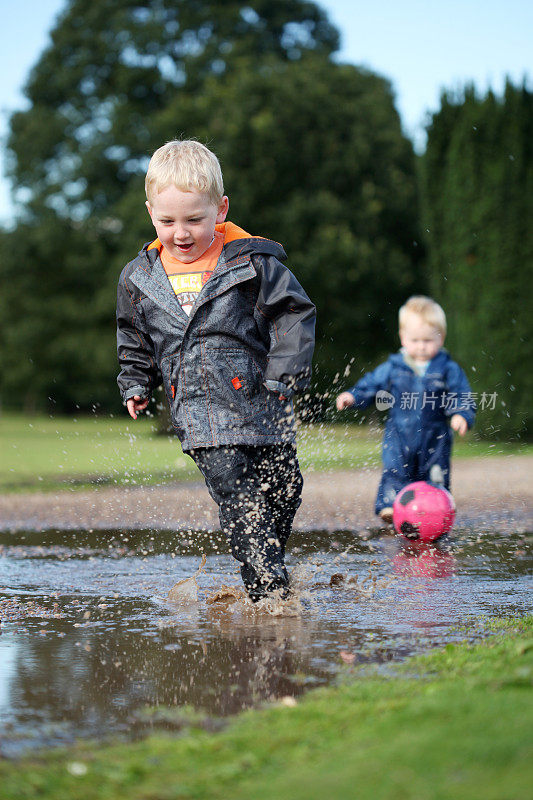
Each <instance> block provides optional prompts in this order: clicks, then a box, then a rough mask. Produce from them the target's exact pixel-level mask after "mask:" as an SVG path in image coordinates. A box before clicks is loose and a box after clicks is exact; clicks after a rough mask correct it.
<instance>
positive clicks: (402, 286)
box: [0, 0, 423, 410]
mask: <svg viewBox="0 0 533 800" xmlns="http://www.w3.org/2000/svg"><path fill="white" fill-rule="evenodd" d="M337 43H338V33H337V31H336V30H335V29H334V28H333V27H332V26H331V24H330V23H329V21H328V19H327V17H326V16H325V14H324V12H323V11H322V10H321V9H320V8H319V7H318V6H316V5H315V4H314V3H309V2H303V1H302V0H290V1H289V2H287V0H268V2H265V0H252V1H251V2H250V3H247V4H243V3H240V2H228V3H224V4H220V3H214V2H212V0H199V2H195V3H191V2H189V0H150V2H148V3H145V4H144V5H143V6H142V7H141V6H139V4H138V3H136V2H134V0H94V2H91V3H90V4H87V3H84V2H81V0H70V2H69V3H68V5H67V8H66V10H65V12H64V14H63V15H62V16H61V18H60V20H59V22H58V25H57V27H56V29H55V31H54V32H53V34H52V44H51V46H50V47H49V48H48V50H47V51H45V52H44V53H43V55H42V57H41V59H40V61H39V62H38V64H37V65H36V66H35V67H34V69H33V71H32V73H31V75H30V78H29V81H28V84H27V89H26V92H27V96H28V100H29V101H30V108H29V109H28V110H27V111H23V112H19V113H17V114H15V115H13V117H12V119H11V134H10V137H9V148H10V154H11V156H10V173H11V177H12V179H13V183H14V185H15V186H16V187H17V193H18V196H19V198H20V200H21V201H24V202H23V211H24V214H23V218H22V221H21V222H20V224H19V225H18V227H17V229H16V231H15V232H14V233H12V234H4V237H5V247H4V250H6V249H8V250H9V251H11V252H16V253H17V259H16V262H15V261H14V260H13V261H12V262H11V263H7V262H6V263H4V266H3V267H2V270H3V277H5V278H6V279H7V281H8V284H9V291H8V293H7V295H6V296H5V297H4V298H2V300H0V326H1V330H0V334H1V335H0V342H1V344H0V354H1V355H2V358H3V359H7V361H5V360H4V363H8V364H9V370H8V371H9V375H6V373H5V371H4V375H3V386H4V389H3V392H2V400H3V402H4V403H5V404H8V405H21V404H24V405H25V406H26V407H31V406H32V405H36V406H38V407H43V405H46V402H47V400H46V398H47V397H52V398H53V401H54V403H56V405H57V407H58V408H60V409H63V410H71V409H73V408H75V407H76V405H80V406H81V407H82V408H91V406H92V405H93V404H101V405H103V406H105V407H107V408H109V409H112V408H113V407H118V393H117V392H116V389H115V374H116V357H115V346H114V332H113V329H114V302H115V285H116V280H117V277H118V274H119V272H120V270H121V268H122V267H123V265H124V264H125V263H126V262H127V261H128V260H130V259H131V258H133V257H134V256H135V254H136V253H137V251H138V250H139V249H140V247H141V245H142V243H143V242H145V241H148V240H150V238H152V236H153V231H152V228H151V225H150V223H149V220H148V216H147V215H146V211H145V208H144V191H143V180H144V171H145V168H146V166H147V163H148V158H149V155H150V154H151V152H153V150H154V149H155V148H157V147H158V146H159V145H160V144H162V143H163V142H164V141H167V140H169V139H172V138H175V137H181V136H184V137H194V138H197V139H199V140H200V141H203V142H205V143H206V144H208V145H209V146H211V147H212V148H213V150H214V151H215V152H216V153H217V155H218V156H219V157H220V159H221V162H222V168H223V171H224V176H225V184H226V189H227V191H228V193H229V195H230V200H231V211H230V218H231V219H232V220H234V221H235V222H237V223H239V224H240V225H241V226H243V227H244V228H246V229H248V230H250V232H252V233H255V234H259V235H263V236H269V237H272V238H274V239H276V240H277V241H281V242H282V243H283V245H284V246H285V247H286V249H287V252H288V254H289V266H291V268H292V269H293V270H294V272H295V273H296V274H297V275H298V277H299V278H300V279H301V281H302V283H303V284H304V285H305V287H306V289H307V291H308V292H309V294H310V295H311V297H312V298H313V299H314V300H315V301H316V302H317V305H318V307H319V331H318V333H319V347H318V349H317V358H318V364H319V368H318V370H317V375H318V376H319V380H318V385H319V387H320V388H321V389H322V390H323V389H324V388H325V387H326V386H328V385H329V384H330V382H331V379H332V377H333V375H334V374H335V373H336V372H342V371H343V370H344V368H345V366H346V362H347V361H348V359H349V358H350V357H351V356H359V358H360V364H359V368H362V367H366V366H367V365H368V363H369V362H371V361H375V360H376V359H377V358H379V357H381V356H382V355H383V354H384V353H385V352H387V351H388V350H389V349H390V348H391V347H394V346H395V342H396V336H395V333H396V332H395V327H396V323H395V315H396V309H397V306H398V304H399V302H401V301H402V300H403V299H405V297H406V296H407V295H408V294H409V293H410V292H411V291H412V290H413V289H414V288H415V286H416V287H417V288H420V284H419V283H417V280H418V278H419V268H418V266H417V264H418V260H417V256H416V252H417V251H416V247H415V246H414V244H413V242H414V241H415V240H416V239H417V238H418V237H417V223H416V213H417V212H416V187H415V177H414V158H413V152H412V147H411V144H410V143H409V141H408V140H407V139H406V138H405V137H404V136H403V134H402V132H401V127H400V121H399V118H398V115H397V113H396V111H395V109H394V98H393V95H392V91H391V88H390V85H389V83H388V82H387V81H386V80H384V79H382V78H380V77H378V76H376V75H373V74H372V73H370V72H367V71H364V70H361V69H356V68H355V67H351V66H347V65H339V64H336V63H333V62H332V61H331V59H330V55H331V53H332V52H333V51H334V50H335V49H336V47H337ZM384 288H385V291H384ZM422 288H423V287H422ZM36 289H37V292H36ZM32 290H33V291H34V293H35V292H36V296H35V297H33V298H32V297H31V296H30V294H31V291H32Z"/></svg>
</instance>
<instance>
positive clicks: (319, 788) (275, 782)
mask: <svg viewBox="0 0 533 800" xmlns="http://www.w3.org/2000/svg"><path fill="white" fill-rule="evenodd" d="M532 676H533V617H528V618H525V619H523V620H519V619H515V620H510V621H508V622H507V623H506V624H504V625H503V627H502V626H501V625H498V626H496V633H495V634H494V635H492V636H491V637H490V638H489V639H487V640H486V641H485V642H483V643H481V644H478V645H476V646H471V645H468V644H460V645H448V646H447V647H446V648H444V649H443V650H439V651H432V652H430V653H429V654H427V655H425V656H422V657H418V658H416V659H411V660H410V661H408V662H407V663H406V664H404V665H402V666H400V667H396V668H392V669H389V670H388V672H387V675H386V676H379V675H378V674H377V673H376V672H372V673H370V674H368V673H366V674H365V673H364V672H357V671H354V672H351V671H350V670H349V669H347V671H346V675H345V679H344V682H343V683H342V684H341V685H340V686H339V687H336V688H329V689H319V690H316V691H314V692H310V693H309V694H308V695H306V696H305V697H304V698H303V700H301V701H300V702H299V703H298V704H297V706H296V707H294V708H291V707H286V706H282V705H276V706H271V707H269V708H267V709H263V710H258V711H251V712H247V713H245V714H243V715H241V716H240V717H238V718H237V719H236V720H234V721H233V722H231V723H230V724H229V726H228V728H227V729H226V730H224V731H223V732H222V733H218V734H208V733H205V732H203V731H200V730H198V729H192V730H190V732H189V733H188V734H186V735H184V736H182V737H181V738H170V737H163V736H159V737H157V738H156V737H153V738H150V739H148V740H146V741H143V742H137V743H133V744H115V745H112V744H111V745H108V746H105V747H104V746H99V747H95V746H91V745H90V744H83V745H79V746H78V747H77V748H76V749H73V750H68V751H61V752H52V753H48V754H46V753H45V754H42V755H40V756H34V757H32V758H27V759H24V760H23V761H22V763H20V762H19V763H8V762H0V785H1V786H2V797H3V799H4V800H15V798H16V800H30V799H31V798H41V800H72V798H75V797H83V798H84V800H170V799H171V798H172V800H177V799H178V798H191V799H192V798H197V799H198V798H209V800H227V799H228V798H232V800H250V799H252V800H274V799H275V798H287V800H337V798H338V800H345V799H346V798H357V799H358V800H367V799H368V800H457V798H460V800H525V798H526V797H530V796H531V786H532V785H533V744H532V738H531V726H532V723H533V718H532V717H533V714H532V702H531V699H532V694H531V685H532ZM193 724H194V723H193ZM73 773H77V774H73ZM80 773H81V774H80Z"/></svg>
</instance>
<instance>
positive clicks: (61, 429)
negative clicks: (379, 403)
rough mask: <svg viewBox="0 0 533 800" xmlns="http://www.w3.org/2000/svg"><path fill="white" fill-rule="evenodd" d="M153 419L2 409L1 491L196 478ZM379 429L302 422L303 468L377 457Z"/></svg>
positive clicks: (514, 449)
mask: <svg viewBox="0 0 533 800" xmlns="http://www.w3.org/2000/svg"><path fill="white" fill-rule="evenodd" d="M155 429H156V425H155V421H154V419H153V418H152V419H149V418H146V417H144V418H140V419H138V420H137V421H136V422H134V421H133V420H130V419H129V418H128V417H127V416H126V415H124V416H121V417H96V416H93V417H79V418H73V417H53V418H50V417H45V416H23V415H21V414H9V413H7V414H2V415H0V492H8V491H28V490H29V491H32V490H57V489H62V488H63V489H64V488H68V487H73V486H74V487H76V486H79V487H87V486H91V485H95V484H100V485H102V484H104V485H105V484H110V485H124V484H130V483H162V482H168V481H173V480H191V479H194V478H198V472H197V470H196V467H195V465H194V464H193V462H192V461H191V459H190V458H188V457H187V456H185V455H184V454H183V453H182V451H181V447H180V445H179V442H178V440H177V439H176V438H175V437H172V436H158V435H156V434H155ZM380 450H381V431H380V429H379V428H376V427H370V426H363V425H353V424H337V425H332V424H321V425H306V426H302V427H301V428H300V432H299V436H298V453H299V458H300V462H301V464H302V468H303V469H304V470H318V471H321V470H327V469H355V468H358V467H365V466H368V467H376V466H379V463H380ZM532 452H533V446H532V445H523V444H520V445H519V444H508V443H490V442H487V441H478V440H476V438H475V434H469V435H468V437H467V438H466V439H465V440H461V441H458V442H457V443H456V449H455V456H456V457H458V458H462V457H465V456H488V455H491V454H501V453H505V454H519V453H532Z"/></svg>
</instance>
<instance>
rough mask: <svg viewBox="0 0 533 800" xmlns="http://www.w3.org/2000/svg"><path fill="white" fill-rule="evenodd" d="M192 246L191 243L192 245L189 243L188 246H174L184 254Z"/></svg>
mask: <svg viewBox="0 0 533 800" xmlns="http://www.w3.org/2000/svg"><path fill="white" fill-rule="evenodd" d="M192 246H193V243H192V242H190V243H189V244H177V245H176V247H177V248H178V250H182V251H183V252H185V253H186V252H187V251H188V250H190V249H191V247H192Z"/></svg>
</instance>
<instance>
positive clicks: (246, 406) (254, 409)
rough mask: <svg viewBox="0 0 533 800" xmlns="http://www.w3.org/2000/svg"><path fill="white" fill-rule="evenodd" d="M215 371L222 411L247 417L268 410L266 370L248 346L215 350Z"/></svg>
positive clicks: (239, 417) (230, 416)
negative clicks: (249, 350)
mask: <svg viewBox="0 0 533 800" xmlns="http://www.w3.org/2000/svg"><path fill="white" fill-rule="evenodd" d="M211 355H212V357H213V361H214V364H216V366H215V367H214V370H213V374H212V375H211V376H210V380H209V382H210V383H212V378H213V377H214V376H215V375H216V384H218V385H217V389H218V392H217V394H220V399H221V409H220V413H221V415H222V416H224V415H227V417H228V419H230V420H236V419H240V420H241V421H243V422H244V421H247V420H250V419H252V418H253V417H255V416H256V415H258V414H264V413H265V411H266V393H267V390H266V389H265V387H264V386H263V378H264V371H263V370H262V369H261V367H260V365H259V364H258V363H257V362H256V361H255V359H254V358H253V357H252V355H251V354H250V353H249V352H247V351H246V350H242V349H238V348H235V349H231V350H229V349H228V350H226V349H224V350H217V351H216V352H213V353H212V354H211Z"/></svg>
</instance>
